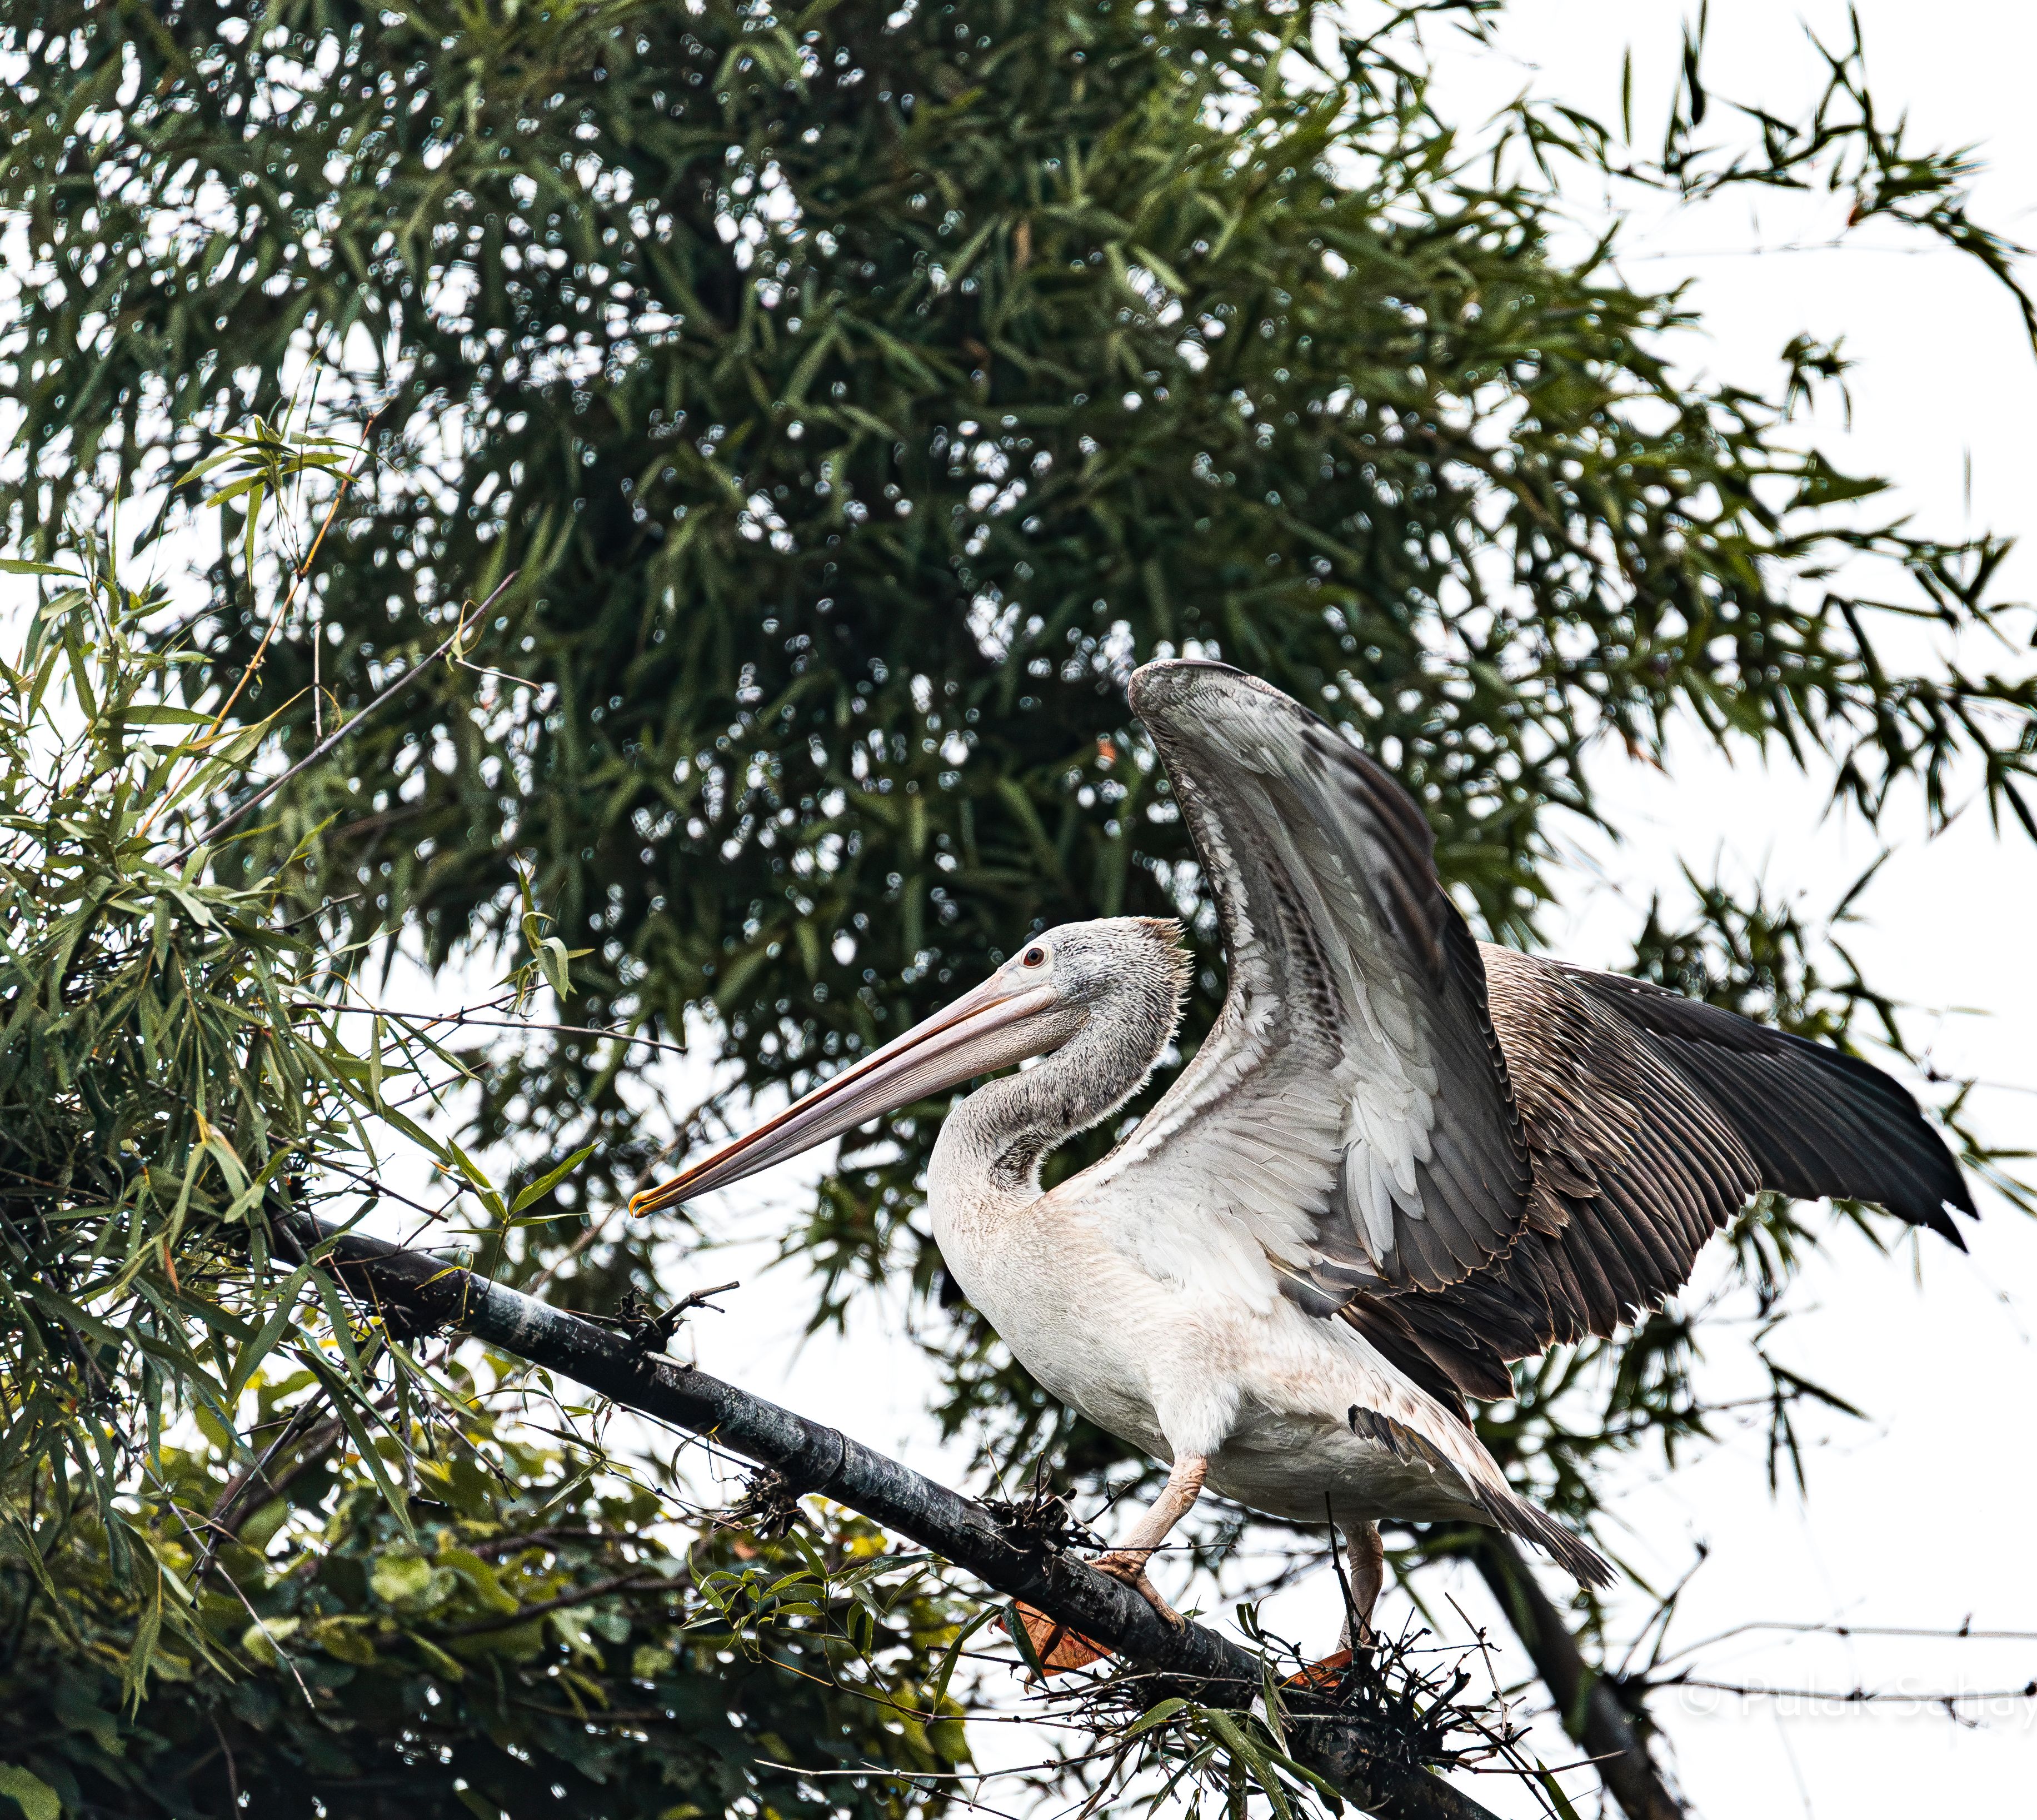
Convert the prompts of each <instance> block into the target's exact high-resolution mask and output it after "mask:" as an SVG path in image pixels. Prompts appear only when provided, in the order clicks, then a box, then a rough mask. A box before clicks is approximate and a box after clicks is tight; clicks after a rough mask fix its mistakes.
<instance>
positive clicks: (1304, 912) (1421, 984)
mask: <svg viewBox="0 0 2037 1820" xmlns="http://www.w3.org/2000/svg"><path fill="white" fill-rule="evenodd" d="M1131 694H1132V709H1133V712H1135V713H1136V714H1137V715H1138V717H1139V719H1140V721H1143V723H1144V724H1145V725H1146V728H1147V731H1148V732H1150V733H1151V735H1152V737H1153V740H1154V743H1155V745H1156V746H1157V747H1158V749H1159V751H1160V755H1161V757H1162V759H1164V760H1165V761H1166V766H1167V773H1168V776H1169V778H1170V779H1171V781H1172V783H1173V792H1174V797H1175V800H1176V801H1177V803H1178V804H1180V807H1181V813H1182V814H1183V815H1185V817H1186V818H1187V819H1188V823H1189V831H1190V832H1191V834H1192V835H1193V837H1194V839H1195V842H1196V849H1197V851H1198V852H1199V853H1200V854H1201V855H1202V860H1203V866H1204V872H1205V874H1206V876H1207V879H1208V880H1209V884H1210V888H1211V891H1212V892H1213V893H1214V895H1215V899H1216V905H1217V911H1218V914H1219V917H1220V918H1221V919H1222V923H1223V940H1224V949H1225V952H1226V955H1228V957H1229V962H1230V989H1229V993H1228V995H1227V997H1226V999H1225V1001H1224V1005H1223V1012H1222V1013H1221V1015H1220V1016H1219V1018H1218V1020H1217V1022H1216V1024H1215V1027H1214V1028H1213V1029H1212V1030H1211V1032H1210V1034H1209V1036H1208V1038H1207V1040H1206V1041H1205V1042H1204V1044H1203V1046H1202V1047H1201V1049H1200V1050H1199V1051H1198V1052H1197V1054H1196V1057H1195V1058H1194V1060H1193V1061H1191V1062H1190V1063H1189V1065H1188V1067H1187V1068H1186V1069H1184V1070H1183V1071H1182V1073H1181V1078H1180V1079H1179V1080H1177V1081H1176V1082H1175V1084H1174V1085H1173V1088H1172V1089H1171V1090H1170V1092H1168V1094H1167V1095H1166V1097H1165V1098H1164V1099H1162V1101H1161V1103H1159V1105H1158V1106H1157V1107H1155V1109H1154V1111H1153V1112H1152V1113H1151V1115H1150V1116H1149V1117H1148V1118H1147V1120H1146V1121H1145V1122H1144V1123H1143V1125H1141V1126H1140V1127H1139V1129H1138V1130H1137V1132H1136V1133H1134V1134H1133V1136H1132V1137H1131V1139H1130V1140H1129V1141H1128V1142H1127V1143H1126V1144H1125V1145H1124V1147H1123V1148H1121V1150H1120V1151H1119V1152H1117V1154H1116V1155H1115V1156H1113V1158H1112V1159H1110V1160H1109V1161H1108V1162H1106V1163H1105V1164H1103V1165H1102V1166H1101V1170H1100V1172H1099V1173H1100V1174H1102V1175H1107V1176H1110V1177H1114V1178H1118V1179H1123V1178H1124V1176H1125V1175H1126V1174H1127V1173H1128V1171H1132V1170H1135V1169H1138V1168H1140V1167H1144V1166H1147V1165H1149V1164H1153V1163H1155V1160H1158V1159H1162V1156H1163V1153H1164V1160H1162V1161H1161V1163H1160V1167H1162V1168H1163V1169H1164V1170H1165V1171H1166V1175H1167V1177H1168V1179H1169V1182H1170V1185H1174V1184H1179V1185H1181V1186H1182V1187H1183V1188H1184V1189H1185V1190H1187V1191H1189V1192H1192V1194H1194V1195H1195V1196H1196V1197H1198V1198H1200V1201H1201V1204H1202V1205H1203V1209H1204V1211H1206V1212H1207V1213H1209V1214H1211V1216H1215V1219H1216V1220H1217V1221H1218V1223H1219V1224H1228V1227H1229V1229H1230V1230H1232V1231H1234V1232H1237V1231H1241V1232H1242V1234H1243V1235H1246V1236H1248V1237H1249V1239H1252V1240H1255V1241H1257V1245H1258V1247H1260V1250H1262V1251H1264V1254H1266V1255H1267V1256H1268V1257H1269V1258H1272V1260H1273V1262H1274V1265H1275V1269H1277V1270H1279V1272H1280V1273H1281V1274H1282V1276H1283V1279H1284V1280H1285V1281H1286V1283H1287V1286H1288V1287H1289V1288H1290V1291H1291V1292H1292V1293H1296V1294H1298V1295H1299V1296H1301V1297H1302V1300H1304V1301H1305V1302H1309V1301H1311V1300H1313V1303H1314V1304H1320V1307H1321V1311H1323V1312H1328V1311H1332V1310H1334V1309H1335V1308H1336V1307H1339V1306H1340V1305H1342V1304H1344V1303H1345V1302H1347V1301H1348V1300H1350V1299H1351V1296H1353V1295H1355V1294H1357V1293H1359V1292H1363V1291H1366V1290H1385V1289H1389V1288H1401V1289H1415V1288H1427V1289H1434V1288H1442V1286H1443V1285H1446V1284H1449V1283H1453V1282H1457V1281H1461V1279H1462V1278H1464V1277H1466V1276H1468V1275H1469V1273H1471V1272H1472V1271H1473V1270H1475V1269H1478V1268H1479V1267H1480V1266H1482V1265H1486V1264H1489V1263H1491V1262H1493V1261H1494V1260H1495V1259H1496V1258H1500V1257H1502V1256H1504V1255H1505V1254H1506V1252H1507V1251H1508V1250H1509V1249H1510V1247H1512V1245H1513V1243H1514V1238H1515V1235H1516V1234H1517V1232H1518V1230H1519V1229H1520V1227H1521V1222H1522V1220H1524V1218H1525V1216H1526V1213H1527V1209H1528V1205H1529V1188H1530V1186H1531V1175H1530V1168H1529V1152H1528V1149H1527V1145H1526V1141H1525V1135H1524V1133H1523V1132H1522V1129H1521V1121H1520V1118H1519V1115H1518V1113H1517V1110H1516V1108H1515V1107H1514V1100H1513V1096H1512V1094H1511V1092H1510V1089H1509V1087H1508V1083H1507V1076H1506V1063H1505V1061H1504V1060H1503V1058H1502V1056H1501V1054H1500V1050H1499V1045H1498V1039H1497V1038H1496V1037H1495V1033H1494V1031H1493V1027H1492V1024H1491V1020H1490V1019H1489V1018H1488V1016H1487V1012H1486V992H1485V976H1484V971H1483V967H1481V965H1480V960H1479V953H1478V946H1477V944H1476V942H1475V941H1474V940H1472V935H1471V932H1470V931H1469V930H1468V929H1467V928H1466V927H1465V925H1464V919H1463V918H1462V917H1461V916H1460V915H1459V914H1457V910H1456V908H1455V906H1453V905H1452V903H1451V902H1450V901H1449V899H1448V898H1447V897H1446V896H1445V895H1443V891H1442V887H1441V886H1440V885H1439V884H1438V883H1437V880H1436V874H1435V868H1434V862H1433V860H1432V858H1431V853H1432V850H1433V847H1434V838H1433V836H1432V835H1431V834H1430V831H1429V827H1428V824H1427V823H1426V822H1425V821H1423V819H1422V815H1421V813H1420V812H1419V810H1418V809H1417V808H1415V804H1414V803H1413V802H1412V800H1410V799H1409V797H1408V795H1407V793H1406V792H1405V791H1404V790H1403V789H1401V788H1400V785H1398V784H1396V783H1395V782H1394V781H1393V779H1392V778H1390V777H1389V776H1388V775H1387V774H1386V773H1385V772H1384V771H1383V770H1381V769H1380V768H1379V767H1378V766H1377V765H1375V764H1374V763H1373V762H1372V761H1371V760H1370V759H1367V758H1366V756H1365V755H1363V754H1362V753H1361V752H1359V751H1355V749H1354V748H1353V747H1351V744H1350V743H1349V742H1348V741H1347V740H1344V738H1343V737H1342V736H1340V734H1338V733H1337V732H1336V730H1335V729H1334V728H1331V727H1329V726H1328V725H1325V723H1324V722H1323V721H1320V720H1318V719H1317V717H1315V716H1314V715H1313V714H1310V713H1307V712H1306V710H1305V709H1302V707H1300V706H1298V704H1297V703H1295V702H1292V701H1291V700H1290V699H1289V698H1287V696H1285V695H1283V694H1280V693H1279V691H1277V690H1275V689H1272V688H1270V687H1268V686H1267V685H1266V684H1264V683H1260V682H1257V681H1256V680H1254V679H1253V678H1251V677H1249V676H1245V675H1240V674H1239V673H1238V672H1237V671H1235V670H1232V669H1230V668H1226V667H1225V666H1223V665H1221V664H1200V663H1163V664H1148V665H1147V666H1146V668H1143V669H1142V670H1140V671H1139V672H1138V674H1137V675H1135V676H1134V677H1133V678H1132V691H1131Z"/></svg>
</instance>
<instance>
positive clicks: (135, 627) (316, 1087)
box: [0, 549, 373, 1575]
mask: <svg viewBox="0 0 2037 1820" xmlns="http://www.w3.org/2000/svg"><path fill="white" fill-rule="evenodd" d="M42 569H43V574H42V583H43V588H44V590H45V592H44V595H43V599H42V600H41V602H40V605H39V606H38V607H36V611H34V612H33V613H32V615H29V617H28V622H27V624H26V627H25V632H24V634H23V637H22V639H21V644H20V645H19V647H18V649H17V653H16V656H15V659H14V660H13V662H9V663H0V890H4V891H5V893H6V916H7V925H8V927H7V935H6V940H5V942H4V944H0V1007H4V1016H5V1025H4V1033H0V1299H4V1304H5V1307H6V1320H5V1322H4V1325H0V1411H4V1418H5V1421H6V1436H5V1440H4V1443H0V1521H4V1522H5V1523H6V1527H7V1531H8V1540H7V1546H8V1548H9V1550H10V1551H11V1550H13V1549H21V1550H24V1551H25V1553H26V1554H27V1556H28V1557H29V1558H31V1559H32V1558H34V1557H36V1553H37V1551H38V1549H39V1546H40V1545H39V1544H38V1543H37V1542H36V1541H35V1540H34V1538H33V1537H32V1534H31V1531H32V1528H33V1527H34V1526H33V1523H32V1519H30V1517H29V1516H28V1514H27V1512H26V1510H25V1505H24V1502H23V1499H24V1493H25V1488H27V1487H30V1486H36V1487H40V1488H42V1489H45V1490H47V1493H49V1495H50V1496H53V1497H55V1499H56V1500H58V1505H59V1508H63V1507H64V1506H66V1505H67V1504H68V1502H69V1500H71V1499H72V1498H73V1497H74V1496H87V1497H89V1498H90V1499H92V1500H93V1501H94V1502H95V1503H96V1506H97V1518H96V1520H97V1521H98V1523H100V1526H101V1528H102V1530H103V1532H104V1536H105V1539H106V1543H107V1546H108V1549H109V1551H110V1554H111V1561H112V1564H113V1566H114V1568H115V1572H116V1573H119V1574H123V1575H124V1574H125V1573H126V1572H127V1570H128V1568H129V1565H130V1547H129V1545H128V1542H127V1539H126V1530H125V1526H124V1524H123V1522H122V1520H121V1519H120V1518H119V1515H118V1514H117V1512H115V1508H114V1499H115V1494H116V1493H117V1492H118V1491H119V1489H120V1488H121V1487H122V1485H123V1484H125V1483H126V1482H127V1481H128V1480H129V1478H130V1477H131V1475H132V1474H134V1472H135V1471H136V1470H139V1469H140V1468H141V1466H142V1462H144V1461H145V1460H146V1458H147V1457H148V1455H149V1453H150V1451H152V1450H153V1447H154V1446H155V1444H157V1441H158V1440H159V1439H160V1437H161V1435H162V1433H163V1432H164V1427H165V1425H166V1424H167V1423H168V1422H170V1421H173V1420H175V1419H176V1417H178V1416H179V1415H180V1414H186V1413H190V1412H191V1411H194V1410H195V1409H206V1410H208V1411H209V1412H210V1413H211V1414H212V1415H213V1417H214V1418H215V1419H217V1420H218V1421H221V1422H223V1423H225V1424H227V1425H229V1426H231V1425H232V1421H233V1416H232V1411H233V1409H234V1406H235V1405H236V1402H237V1401H238V1399H239V1397H240V1391H241V1390H242V1388H243V1387H244V1386H245V1385H246V1384H247V1383H248V1381H249V1379H250V1378H251V1375H253V1373H254V1372H255V1370H256V1368H258V1367H259V1365H260V1364H262V1362H263V1360H264V1359H265V1358H266V1357H267V1356H269V1355H270V1353H271V1352H272V1351H273V1350H274V1349H275V1348H277V1347H278V1345H285V1344H289V1345H295V1344H297V1342H299V1341H300V1340H303V1339H304V1338H306V1337H307V1336H306V1335H305V1334H301V1333H300V1331H299V1330H298V1329H297V1326H296V1325H295V1323H294V1322H293V1319H292V1317H291V1315H290V1313H289V1311H290V1309H291V1308H292V1307H293V1304H295V1303H296V1302H297V1300H298V1298H299V1296H300V1294H302V1293H303V1292H304V1289H305V1287H306V1281H305V1277H304V1275H303V1274H302V1273H297V1274H295V1275H293V1274H292V1273H290V1272H289V1271H288V1270H286V1269H285V1270H274V1269H272V1268H271V1266H272V1259H271V1257H270V1240H269V1238H268V1230H267V1222H266V1216H265V1203H266V1201H268V1200H269V1199H270V1198H271V1197H285V1196H286V1195H287V1193H288V1184H289V1181H290V1179H292V1178H293V1177H294V1176H297V1175H301V1174H302V1173H303V1172H304V1171H307V1170H308V1169H313V1168H316V1167H317V1166H319V1164H322V1163H323V1162H326V1161H328V1160H330V1161H334V1162H338V1161H340V1160H342V1159H346V1158H358V1157H359V1156H360V1154H361V1133H360V1130H359V1126H358V1118H359V1114H360V1112H361V1110H362V1108H363V1107H366V1106H368V1105H369V1104H370V1103H371V1101H372V1092H373V1089H372V1085H371V1074H372V1070H371V1069H370V1068H369V1067H368V1065H367V1063H366V1062H365V1061H364V1060H363V1059H362V1058H360V1057H359V1056H357V1055H355V1054H352V1053H351V1052H350V1051H349V1050H346V1048H345V1047H344V1046H342V1045H341V1044H340V1043H339V1042H338V1041H337V1039H334V1036H333V1035H332V1034H331V1031H330V1030H329V1029H327V1028H326V1027H323V1025H321V1024H319V1023H318V1022H317V1021H316V1019H315V1018H313V1017H312V1016H308V1012H309V1011H311V1010H315V1009H316V1006H317V1005H318V1003H319V1000H318V999H317V997H316V996H312V997H302V996H300V995H305V994H314V995H315V994H316V991H317V989H318V986H317V982H316V981H315V979H314V977H313V975H314V971H315V970H314V962H315V958H316V957H315V952H314V946H313V944H312V940H310V939H309V937H308V934H307V933H306V932H305V931H304V929H302V928H300V927H293V926H292V925H289V923H287V922H285V921H283V920H282V918H280V917H279V915H278V910H277V900H278V890H279V884H278V879H277V878H276V877H275V876H266V877H260V878H255V879H251V880H248V882H247V883H246V884H221V883H219V882H217V880H216V879H214V876H212V873H211V869H210V865H209V861H210V857H211V856H210V849H207V848H206V847H205V846H198V847H196V848H195V849H192V850H189V851H183V850H178V851H172V850H171V849H170V847H169V843H168V841H167V840H166V839H165V838H164V831H163V827H162V819H163V818H164V815H166V814H175V813H176V812H177V811H178V810H179V809H180V808H181V807H183V806H185V805H191V804H195V805H198V806H199V807H200V808H202V806H203V805H205V804H207V803H208V802H210V800H213V799H214V797H215V796H218V795H221V794H222V793H225V792H227V791H229V790H231V789H234V788H235V787H236V786H237V785H239V784H240V782H241V781H242V780H243V779H244V778H245V776H246V775H247V770H248V761H249V759H250V757H251V755H252V754H253V753H254V752H255V750H256V749H257V748H258V747H259V746H260V745H261V744H262V742H263V739H264V737H265V735H266V728H264V727H263V725H260V724H259V723H257V724H255V725H239V724H233V723H227V724H225V725H221V722H220V721H219V719H218V717H215V716H210V715H206V714H201V713H195V712H194V711H193V710H191V709H187V708H184V707H180V706H176V704H175V702H172V701H169V700H167V699H165V697H166V695H167V694H168V693H169V692H170V691H168V689H167V688H166V687H165V683H166V679H167V678H168V675H171V674H172V672H174V670H175V669H176V667H177V664H178V662H179V661H180V660H179V659H178V658H176V657H174V656H165V655H163V654H161V653H152V652H150V651H149V650H148V649H146V647H145V646H144V645H143V644H142V643H141V642H140V639H141V634H142V627H143V622H144V621H145V619H146V615H148V613H149V611H150V610H151V608H152V607H157V606H159V605H160V603H159V602H157V601H155V600H152V599H151V598H150V597H149V596H146V595H145V594H141V593H137V592H134V591H133V590H131V589H130V588H127V587H126V586H125V585H123V583H122V582H121V581H120V580H119V577H118V576H117V575H116V574H115V573H114V572H113V571H112V570H111V568H110V566H108V558H105V557H104V555H103V554H99V553H95V552H93V551H90V550H89V549H88V550H87V551H85V552H84V553H82V554H81V556H80V558H79V560H78V566H67V565H63V564H56V565H45V566H42ZM313 1319H314V1324H315V1317H314V1318H313ZM338 1332H339V1333H342V1334H344V1333H345V1332H346V1327H345V1325H344V1323H343V1322H342V1323H341V1324H340V1326H339V1327H338ZM356 1368H357V1359H356V1357H355V1356H354V1353H353V1348H352V1345H351V1343H350V1341H349V1342H347V1343H346V1345H344V1346H343V1347H342V1349H341V1350H339V1351H338V1352H336V1353H334V1355H333V1356H331V1359H330V1360H327V1359H324V1358H321V1360H320V1361H319V1369H320V1370H321V1371H322V1372H324V1373H326V1374H327V1378H328V1379H329V1387H330V1388H331V1389H332V1390H333V1391H334V1392H335V1393H336V1394H338V1395H339V1396H340V1397H341V1398H342V1402H345V1401H346V1399H347V1398H348V1397H349V1396H350V1395H351V1396H353V1397H355V1398H357V1397H358V1394H359V1393H358V1391H349V1390H348V1389H347V1388H346V1386H347V1385H348V1383H349V1382H350V1374H352V1373H353V1372H355V1370H356ZM59 1459H61V1460H62V1462H63V1463H62V1464H61V1465H59V1464H58V1463H57V1462H58V1461H59ZM45 1468H47V1469H48V1471H47V1476H45V1474H44V1469H45Z"/></svg>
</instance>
